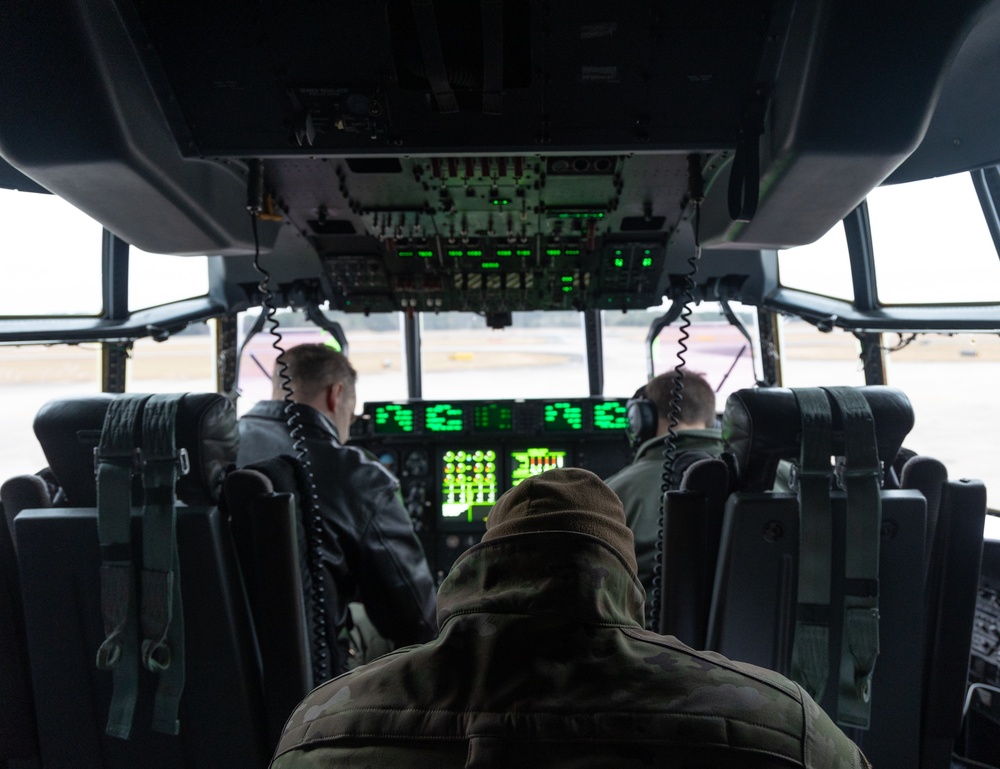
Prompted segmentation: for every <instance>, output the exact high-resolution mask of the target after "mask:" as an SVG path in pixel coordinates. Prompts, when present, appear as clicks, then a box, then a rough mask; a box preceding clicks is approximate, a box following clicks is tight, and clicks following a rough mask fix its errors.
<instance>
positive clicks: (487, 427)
mask: <svg viewBox="0 0 1000 769" xmlns="http://www.w3.org/2000/svg"><path fill="white" fill-rule="evenodd" d="M472 427H473V430H475V431H476V432H477V433H485V432H509V431H510V430H512V429H513V427H514V409H513V408H512V407H511V406H509V405H506V404H502V403H481V404H477V405H476V408H475V412H474V414H473V420H472Z"/></svg>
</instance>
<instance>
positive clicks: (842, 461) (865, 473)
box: [833, 457, 885, 491]
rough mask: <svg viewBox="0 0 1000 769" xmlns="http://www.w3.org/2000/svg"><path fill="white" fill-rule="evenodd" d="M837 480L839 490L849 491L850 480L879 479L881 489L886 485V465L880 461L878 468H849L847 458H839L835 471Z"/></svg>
mask: <svg viewBox="0 0 1000 769" xmlns="http://www.w3.org/2000/svg"><path fill="white" fill-rule="evenodd" d="M833 475H834V477H835V478H836V482H837V488H838V489H840V490H842V491H847V479H848V478H877V479H878V485H879V487H882V486H884V485H885V463H884V462H882V461H879V463H878V467H874V468H872V467H857V468H851V467H848V466H847V457H837V464H836V466H835V467H834V469H833Z"/></svg>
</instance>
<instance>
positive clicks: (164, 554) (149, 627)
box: [141, 394, 190, 734]
mask: <svg viewBox="0 0 1000 769" xmlns="http://www.w3.org/2000/svg"><path fill="white" fill-rule="evenodd" d="M182 397H183V394H170V395H154V396H152V397H151V398H150V399H149V402H148V403H147V404H146V409H145V413H144V414H143V420H142V436H143V437H142V483H143V488H144V491H145V502H146V506H145V510H144V511H143V524H142V559H143V569H142V610H141V618H142V639H143V640H142V664H143V666H144V667H145V668H146V669H147V670H149V671H150V672H151V673H159V676H160V678H159V685H158V686H157V690H156V699H155V702H154V705H153V729H154V730H155V731H158V732H163V733H165V734H177V733H178V731H179V728H180V725H179V723H178V720H177V710H178V707H179V706H180V699H181V693H182V692H183V690H184V614H183V609H182V605H181V582H180V564H179V560H178V555H177V511H176V505H177V498H176V493H175V485H176V483H177V478H178V476H180V475H185V474H186V473H187V472H188V471H189V469H190V468H189V464H188V456H187V452H186V451H185V450H184V449H181V450H180V451H178V450H177V446H176V442H175V439H174V424H175V422H176V420H177V403H178V401H179V400H180V399H181V398H182Z"/></svg>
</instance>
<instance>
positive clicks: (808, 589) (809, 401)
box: [791, 388, 833, 701]
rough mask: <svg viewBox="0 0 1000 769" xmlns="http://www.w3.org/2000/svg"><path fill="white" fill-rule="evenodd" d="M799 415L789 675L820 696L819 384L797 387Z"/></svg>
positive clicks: (823, 563)
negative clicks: (795, 562)
mask: <svg viewBox="0 0 1000 769" xmlns="http://www.w3.org/2000/svg"><path fill="white" fill-rule="evenodd" d="M795 399H796V401H798V405H799V414H800V416H801V420H802V441H801V443H802V447H801V454H800V457H799V467H798V473H797V476H798V497H799V517H800V524H799V583H798V607H797V610H796V619H795V641H794V643H793V645H792V670H791V673H792V678H794V679H795V680H796V681H798V682H799V683H800V684H802V686H803V688H804V689H805V690H806V691H807V692H809V694H810V695H811V696H812V697H813V699H815V700H817V701H819V700H820V699H822V697H823V692H824V690H825V689H826V681H827V678H828V676H829V667H830V662H829V657H830V574H831V570H832V566H831V559H832V543H831V538H832V535H833V534H832V533H833V526H832V522H833V519H832V513H831V508H830V482H831V480H832V477H833V468H832V466H831V464H830V456H831V438H830V430H831V422H832V418H831V414H830V402H829V400H828V398H827V396H826V393H825V392H823V390H822V389H820V388H803V389H800V390H795Z"/></svg>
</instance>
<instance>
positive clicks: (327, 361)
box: [237, 344, 437, 672]
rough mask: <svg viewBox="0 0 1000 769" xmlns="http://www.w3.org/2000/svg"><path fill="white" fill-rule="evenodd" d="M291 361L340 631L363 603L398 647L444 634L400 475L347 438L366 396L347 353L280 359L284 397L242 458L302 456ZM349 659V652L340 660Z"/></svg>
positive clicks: (312, 350) (270, 406)
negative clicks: (292, 425)
mask: <svg viewBox="0 0 1000 769" xmlns="http://www.w3.org/2000/svg"><path fill="white" fill-rule="evenodd" d="M282 363H283V364H284V365H285V367H286V368H285V378H287V380H288V386H289V387H290V388H291V390H292V395H291V398H292V400H293V401H294V404H295V405H293V406H292V408H293V409H294V410H295V411H296V412H297V413H298V417H299V419H298V421H299V423H300V424H301V429H300V433H299V434H300V437H301V439H302V442H301V443H302V448H304V449H305V451H306V456H307V458H308V460H309V463H310V465H311V467H312V472H313V477H314V479H315V483H316V491H317V493H318V498H319V508H320V514H321V516H322V527H323V529H322V530H323V537H324V540H323V546H322V555H323V559H324V568H325V569H326V571H327V575H328V577H329V579H330V580H331V581H332V584H333V586H335V588H336V589H335V590H333V591H328V595H329V594H330V593H331V592H332V593H334V594H336V596H335V597H336V599H337V601H338V604H339V605H337V606H332V607H331V606H327V610H328V611H329V610H331V609H332V611H333V612H334V613H335V615H336V616H335V617H334V618H333V626H334V628H335V629H336V630H337V631H338V633H339V632H340V631H342V630H344V629H345V628H348V627H349V626H350V620H349V617H348V602H360V603H361V604H363V605H364V608H365V611H366V612H367V615H368V617H369V618H370V619H371V622H372V623H374V625H375V628H376V629H377V630H378V632H379V633H380V634H381V635H382V636H384V637H385V638H387V639H389V640H390V641H392V642H393V643H394V644H395V645H396V646H405V645H407V644H412V643H419V642H422V641H427V640H430V639H431V638H433V637H434V636H435V635H437V622H436V620H435V616H434V612H435V598H434V581H433V579H432V578H431V574H430V569H429V568H428V566H427V560H426V558H425V557H424V551H423V548H422V547H421V546H420V541H419V540H418V539H417V536H416V534H415V533H414V531H413V524H412V522H411V520H410V516H409V515H408V514H407V512H406V510H405V509H404V508H403V505H402V502H401V501H400V497H399V482H398V481H397V480H396V478H395V477H394V476H393V475H392V474H391V473H390V472H389V471H388V470H386V469H385V467H384V466H383V465H382V464H380V463H379V462H378V461H377V460H375V459H373V458H371V457H370V456H369V455H367V454H366V453H365V452H363V451H362V450H361V449H358V448H356V447H353V446H345V445H344V444H345V443H346V441H347V440H348V438H349V435H350V427H351V422H352V421H353V419H354V407H355V405H356V402H357V396H356V393H355V382H356V380H357V372H355V370H354V369H353V368H352V367H351V364H350V363H349V362H348V360H347V358H346V357H345V356H344V355H342V354H341V353H339V352H337V351H335V350H334V349H333V348H331V347H327V346H326V345H322V344H304V345H299V346H297V347H292V348H291V349H289V350H287V351H285V352H284V353H282V354H281V355H280V356H279V357H278V362H277V363H276V364H275V373H274V377H273V382H274V391H273V397H274V400H269V401H261V402H259V403H257V404H256V405H255V406H254V407H253V408H252V409H251V410H250V411H249V412H247V414H246V415H245V416H244V417H243V418H242V419H240V423H239V427H240V449H239V455H238V457H237V463H238V464H239V465H240V466H241V467H242V466H244V465H247V464H250V463H252V462H257V461H260V460H264V459H268V458H270V457H275V456H278V455H279V454H291V455H295V454H296V450H295V447H294V445H293V441H292V438H291V437H290V432H289V425H288V421H289V417H288V415H286V413H285V408H286V403H285V401H284V400H283V390H282V381H283V377H282V375H281V373H280V370H281V368H282ZM355 614H357V613H356V612H355ZM346 662H347V661H346V660H343V659H342V660H340V663H341V664H340V666H339V667H340V668H341V669H343V667H344V666H345V663H346ZM335 672H340V670H337V671H335Z"/></svg>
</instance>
